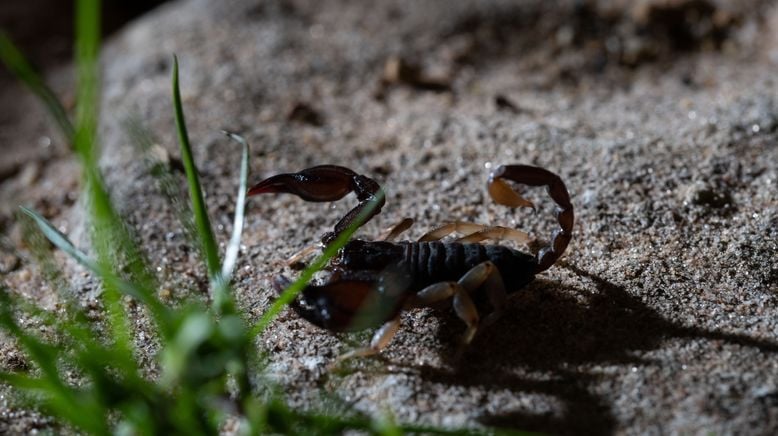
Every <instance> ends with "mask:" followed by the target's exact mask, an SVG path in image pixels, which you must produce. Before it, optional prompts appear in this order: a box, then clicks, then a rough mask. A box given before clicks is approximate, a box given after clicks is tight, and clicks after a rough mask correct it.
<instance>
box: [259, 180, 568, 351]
mask: <svg viewBox="0 0 778 436" xmlns="http://www.w3.org/2000/svg"><path fill="white" fill-rule="evenodd" d="M507 181H512V182H515V183H519V184H524V185H529V186H545V187H546V191H547V192H548V194H549V196H550V197H551V199H552V200H554V202H555V203H556V204H557V210H556V218H557V222H558V224H559V228H557V230H556V231H555V232H554V233H553V235H552V237H551V241H550V243H549V245H547V246H545V247H543V248H541V249H540V250H539V251H538V253H537V254H536V255H531V254H527V253H523V252H521V251H518V250H514V249H512V248H509V247H505V246H502V245H496V244H488V245H485V244H481V242H482V241H486V240H496V241H500V240H512V241H514V242H519V243H527V242H528V241H529V237H528V235H527V234H526V233H524V232H521V231H519V230H515V229H510V228H506V227H500V226H488V225H480V224H474V223H468V222H463V221H453V222H450V223H446V224H444V225H442V226H440V227H438V228H435V229H433V230H432V231H430V232H428V233H426V234H425V235H424V236H422V237H421V238H420V239H419V240H418V241H402V242H393V239H394V238H396V237H397V236H399V235H400V234H401V233H402V232H403V231H404V230H406V229H407V228H408V227H410V226H411V225H412V223H413V222H412V221H411V220H410V219H407V218H406V219H405V220H403V221H402V222H400V223H399V224H397V225H396V226H394V227H392V228H390V229H388V230H387V231H386V232H385V234H384V235H383V236H382V237H381V238H379V240H377V241H366V240H360V239H354V240H351V241H349V242H348V243H347V244H346V245H345V246H344V247H343V248H342V249H341V250H340V251H339V253H338V255H337V256H336V257H335V258H333V259H332V260H331V262H330V264H329V266H328V267H327V268H326V269H327V271H329V275H328V276H327V278H326V279H324V280H323V281H321V282H320V283H317V284H310V285H308V286H307V287H306V288H305V289H304V290H303V291H302V293H301V296H300V297H299V298H298V299H296V300H295V301H293V302H292V303H291V307H292V308H293V309H294V310H295V311H296V312H297V313H298V314H299V315H300V316H301V317H302V318H304V319H306V320H308V321H309V322H311V323H313V324H315V325H317V326H319V327H322V328H325V329H328V330H331V331H336V332H341V331H354V330H362V329H365V328H375V327H379V328H378V330H377V331H376V333H375V335H374V336H373V339H372V341H371V343H370V346H368V347H365V348H360V349H356V350H352V351H350V352H348V353H345V354H344V355H341V356H340V358H339V359H340V360H342V359H345V358H349V357H354V356H366V355H371V354H375V353H377V352H379V351H380V350H381V349H383V348H384V347H386V346H387V345H388V344H389V342H391V339H392V337H393V336H394V334H395V333H396V332H397V330H398V328H399V326H400V317H399V314H400V312H402V311H403V310H404V309H410V308H414V307H424V306H432V305H437V303H440V302H442V301H445V300H449V299H450V300H452V303H453V304H452V305H453V308H454V311H455V312H456V314H457V316H459V318H461V319H462V320H463V321H464V322H465V324H466V325H467V330H466V332H465V334H464V337H463V339H462V343H463V345H466V344H468V343H470V341H471V340H472V339H473V337H474V335H475V333H476V330H477V328H478V326H479V324H480V325H485V324H490V323H491V322H493V321H494V320H495V319H496V318H497V317H498V316H499V315H500V313H501V312H502V309H503V307H504V306H505V300H506V298H507V296H508V294H510V293H513V292H516V291H518V290H520V289H522V288H523V287H525V286H526V285H527V284H528V283H529V282H531V281H532V280H533V279H534V278H535V275H536V274H538V273H541V272H543V271H545V270H546V269H548V268H550V267H551V266H552V265H553V264H554V263H555V262H556V261H557V259H559V257H560V256H561V255H562V253H563V252H564V251H565V249H566V248H567V245H568V244H569V242H570V239H571V237H572V229H573V221H574V216H573V206H572V204H571V203H570V197H569V194H568V193H567V189H566V188H565V185H564V183H563V182H562V180H561V179H560V178H559V177H558V176H557V175H556V174H554V173H552V172H550V171H548V170H545V169H543V168H539V167H533V166H528V165H506V166H501V167H499V168H497V169H496V170H495V171H494V172H492V174H491V175H490V177H489V183H488V190H489V194H490V196H491V197H492V199H494V200H495V201H496V202H497V203H499V204H503V205H506V206H509V207H522V206H523V207H533V208H534V206H533V204H532V203H531V202H529V201H528V200H526V199H524V198H522V197H521V196H520V195H519V194H518V192H517V191H515V190H514V189H513V188H512V187H511V186H510V185H509V184H508V183H507ZM350 192H354V193H355V194H356V196H357V198H358V199H359V204H358V205H357V206H356V207H355V208H353V209H352V210H351V211H349V212H348V213H347V214H346V215H345V216H344V217H343V218H342V219H341V220H340V221H339V222H338V223H337V224H336V225H335V228H334V230H333V231H332V232H329V233H326V234H325V235H324V236H323V237H322V239H321V243H322V244H323V245H328V244H331V243H332V242H333V241H334V240H335V239H336V238H337V237H338V236H339V235H340V234H341V233H342V232H344V231H345V230H346V229H347V228H348V227H349V226H350V225H352V224H353V223H355V221H356V220H357V219H358V218H359V217H360V216H361V217H362V218H363V219H364V221H363V222H362V223H363V224H364V222H366V221H367V220H369V219H370V218H372V217H373V216H375V215H376V214H378V213H379V212H380V210H381V207H382V206H383V205H384V195H383V191H382V190H381V187H380V185H379V184H378V183H376V182H375V181H374V180H372V179H370V178H368V177H366V176H363V175H360V174H357V173H355V172H353V171H351V170H349V169H348V168H344V167H339V166H334V165H322V166H317V167H312V168H308V169H306V170H303V171H300V172H298V173H289V174H279V175H276V176H273V177H270V178H268V179H265V180H263V181H261V182H259V183H258V184H256V185H255V186H253V187H252V188H251V189H250V190H249V193H248V194H249V195H258V194H268V193H291V194H295V195H297V196H299V197H301V198H302V199H304V200H307V201H335V200H339V199H340V198H343V197H344V196H345V195H347V194H348V193H350ZM452 233H462V234H464V236H462V237H460V238H459V239H456V240H455V241H453V242H441V241H440V240H441V239H442V238H444V237H446V236H448V235H450V234H452ZM311 248H312V247H309V248H308V249H305V250H303V251H301V252H300V253H298V254H297V255H295V256H293V257H292V259H290V261H289V262H290V264H291V263H294V262H295V261H296V260H298V259H299V258H301V257H302V256H303V255H304V254H307V253H308V252H310V251H311ZM289 283H290V280H289V279H287V278H286V277H285V276H283V275H279V276H277V277H276V280H275V282H274V286H275V288H276V289H277V290H278V291H279V292H280V291H281V290H283V289H285V288H286V287H287V286H288V285H289ZM486 303H488V305H489V306H491V313H490V314H489V315H488V316H487V317H486V318H484V319H483V320H481V319H480V315H479V311H482V309H483V307H484V305H485V304H486ZM479 309H481V310H479Z"/></svg>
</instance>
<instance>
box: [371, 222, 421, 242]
mask: <svg viewBox="0 0 778 436" xmlns="http://www.w3.org/2000/svg"><path fill="white" fill-rule="evenodd" d="M412 225H413V219H411V218H405V219H403V220H402V221H400V222H399V223H397V224H395V225H393V226H392V227H389V228H388V229H386V230H384V231H383V232H381V235H380V236H379V237H378V238H377V239H376V241H386V242H391V241H394V240H395V239H396V238H397V237H398V236H400V234H402V232H404V231H406V230H408V229H409V228H411V226H412Z"/></svg>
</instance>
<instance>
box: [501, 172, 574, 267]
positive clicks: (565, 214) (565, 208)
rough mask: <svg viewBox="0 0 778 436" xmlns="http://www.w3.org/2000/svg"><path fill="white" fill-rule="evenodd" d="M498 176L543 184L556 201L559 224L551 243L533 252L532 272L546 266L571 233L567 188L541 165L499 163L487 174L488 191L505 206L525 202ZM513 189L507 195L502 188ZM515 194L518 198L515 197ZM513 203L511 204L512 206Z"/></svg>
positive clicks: (517, 181) (558, 253)
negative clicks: (534, 259) (533, 263)
mask: <svg viewBox="0 0 778 436" xmlns="http://www.w3.org/2000/svg"><path fill="white" fill-rule="evenodd" d="M502 179H506V180H511V181H513V182H516V183H519V184H522V185H527V186H545V187H546V191H547V192H548V195H549V196H550V197H551V199H552V200H554V202H555V203H556V205H557V210H556V217H557V222H558V223H559V228H558V229H557V230H555V231H554V233H553V235H552V237H551V244H550V245H548V246H546V247H543V248H541V249H540V251H538V254H537V257H536V258H537V267H536V269H535V272H536V273H539V272H542V271H545V270H547V269H548V268H550V267H551V265H553V264H554V262H556V261H557V259H559V257H560V256H562V253H564V251H565V249H566V248H567V245H568V244H569V243H570V239H571V238H572V236H573V222H574V220H575V218H574V215H573V205H572V204H571V203H570V194H568V192H567V188H566V187H565V183H564V182H563V181H562V179H560V178H559V176H557V175H556V174H554V173H552V172H551V171H548V170H546V169H543V168H539V167H533V166H529V165H502V166H500V167H498V168H497V169H495V170H494V172H492V174H491V175H490V176H489V194H490V195H491V196H492V199H494V201H496V202H497V203H500V204H504V205H506V206H512V205H513V204H518V205H519V206H521V205H523V204H521V203H522V202H526V203H529V204H530V205H531V204H532V203H530V202H528V201H527V200H524V199H523V198H521V196H520V195H518V194H517V193H516V192H515V191H513V189H511V188H510V187H509V186H508V185H507V184H506V183H505V182H504V181H503V180H502ZM506 188H507V189H510V190H511V191H512V192H513V196H514V197H511V196H510V195H509V194H507V191H505V189H506ZM516 198H518V199H519V200H516ZM514 207H515V206H514Z"/></svg>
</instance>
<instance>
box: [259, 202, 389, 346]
mask: <svg viewBox="0 0 778 436" xmlns="http://www.w3.org/2000/svg"><path fill="white" fill-rule="evenodd" d="M383 197H384V192H383V191H380V192H379V195H377V196H376V198H375V199H374V200H373V201H372V202H371V203H370V204H369V205H368V206H367V207H366V208H364V209H363V210H362V211H361V212H360V213H359V215H357V217H356V219H355V220H354V222H353V223H351V225H349V226H348V227H347V228H346V230H344V231H343V233H341V234H340V235H338V237H337V238H335V240H334V241H333V242H332V243H331V244H330V245H328V246H326V247H325V248H324V252H322V254H321V256H319V257H317V258H316V259H315V260H314V261H313V262H311V264H310V265H308V267H307V268H305V269H304V270H303V272H302V273H301V274H300V276H299V277H298V278H297V280H295V281H294V282H293V283H292V284H291V285H289V287H287V288H286V289H284V291H283V292H282V293H281V295H279V296H278V298H277V299H276V301H274V302H273V304H272V305H271V306H270V308H269V309H268V310H267V311H266V312H265V313H264V314H263V315H262V318H260V319H259V321H258V322H257V323H256V324H254V327H252V329H251V332H250V335H251V338H256V337H257V336H258V335H259V334H261V333H262V332H263V331H264V330H265V328H267V326H268V325H269V324H270V322H271V321H273V319H274V318H275V317H276V316H278V314H279V313H281V310H283V309H284V307H286V305H287V304H289V303H291V302H292V300H294V299H295V297H297V295H298V294H299V293H300V292H302V290H303V289H304V288H305V286H306V285H307V284H308V282H310V281H311V279H312V278H313V275H314V274H316V273H317V272H319V271H321V269H322V268H324V267H325V266H326V265H327V262H329V260H330V259H332V258H333V257H334V256H335V255H336V254H337V253H338V250H340V249H341V248H343V246H344V245H346V243H347V242H348V241H349V239H351V236H352V235H354V233H355V232H356V231H357V229H358V228H359V227H360V226H361V225H362V224H364V223H365V220H367V218H368V217H370V216H372V213H373V210H375V208H376V207H377V206H378V205H379V204H381V201H382V200H383Z"/></svg>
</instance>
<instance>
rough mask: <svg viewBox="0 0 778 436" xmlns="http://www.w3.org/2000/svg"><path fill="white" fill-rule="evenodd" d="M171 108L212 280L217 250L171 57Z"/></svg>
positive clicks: (175, 61)
mask: <svg viewBox="0 0 778 436" xmlns="http://www.w3.org/2000/svg"><path fill="white" fill-rule="evenodd" d="M173 107H174V109H175V117H176V130H177V131H178V141H179V143H180V145H181V159H182V160H183V162H184V169H185V170H186V179H187V183H188V185H189V197H190V200H191V201H192V211H193V212H194V217H195V226H196V227H197V233H198V234H199V237H200V248H201V249H202V253H203V256H204V257H205V264H206V267H207V269H208V277H209V278H210V279H214V278H216V277H217V274H219V269H220V268H219V249H218V247H217V245H216V239H215V238H214V236H213V229H212V228H211V221H210V219H209V218H208V210H207V209H206V207H205V201H204V200H203V192H202V189H201V187H200V180H199V177H198V175H197V166H196V165H195V163H194V158H193V157H192V147H191V145H190V143H189V133H188V132H187V129H186V120H185V119H184V108H183V105H182V104H181V90H180V88H179V85H178V58H177V57H175V56H174V57H173Z"/></svg>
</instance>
